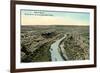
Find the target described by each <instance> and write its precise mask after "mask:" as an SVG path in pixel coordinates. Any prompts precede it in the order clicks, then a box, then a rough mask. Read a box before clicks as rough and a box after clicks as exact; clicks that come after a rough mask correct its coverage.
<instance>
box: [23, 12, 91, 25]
mask: <svg viewBox="0 0 100 73" xmlns="http://www.w3.org/2000/svg"><path fill="white" fill-rule="evenodd" d="M89 19H90V14H89V13H79V12H77V13H76V12H75V13H74V12H65V11H64V12H61V11H58V12H57V11H45V10H41V11H40V10H21V25H79V26H80V25H89Z"/></svg>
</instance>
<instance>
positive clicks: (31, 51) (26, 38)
mask: <svg viewBox="0 0 100 73" xmlns="http://www.w3.org/2000/svg"><path fill="white" fill-rule="evenodd" d="M64 34H67V37H66V38H65V39H64V41H63V42H64V49H65V51H66V55H67V56H68V59H69V60H86V59H89V26H66V25H49V26H46V25H38V26H37V25H34V26H21V62H45V61H51V55H50V51H49V49H50V46H51V44H52V43H53V42H55V41H56V40H57V39H60V38H61V37H63V35H64Z"/></svg>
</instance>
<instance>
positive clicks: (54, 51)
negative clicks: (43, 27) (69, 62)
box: [50, 34, 66, 61]
mask: <svg viewBox="0 0 100 73" xmlns="http://www.w3.org/2000/svg"><path fill="white" fill-rule="evenodd" d="M65 38H66V34H65V35H64V37H62V38H61V39H59V40H56V42H54V43H53V44H51V47H50V53H51V60H52V61H64V59H63V57H62V56H61V53H60V51H59V49H60V48H59V46H60V42H61V41H62V40H64V39H65ZM61 49H63V48H61ZM62 53H63V51H62Z"/></svg>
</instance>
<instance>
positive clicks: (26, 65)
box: [16, 5, 94, 69]
mask: <svg viewBox="0 0 100 73" xmlns="http://www.w3.org/2000/svg"><path fill="white" fill-rule="evenodd" d="M20 9H30V10H52V11H71V12H89V13H90V21H91V22H90V38H91V39H90V60H84V61H63V62H61V61H59V62H39V63H36V62H34V63H20V54H19V53H21V51H20ZM87 64H88V65H89V64H94V11H93V9H85V8H70V7H50V6H35V5H16V68H17V69H23V68H39V67H55V66H74V65H87Z"/></svg>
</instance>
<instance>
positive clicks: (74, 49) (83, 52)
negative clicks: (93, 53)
mask: <svg viewBox="0 0 100 73" xmlns="http://www.w3.org/2000/svg"><path fill="white" fill-rule="evenodd" d="M64 41H65V42H64V48H65V50H66V55H67V56H68V59H69V60H86V59H89V45H88V44H87V43H85V42H83V38H82V36H80V34H78V33H77V34H74V33H73V34H70V35H69V36H67V38H66V39H65V40H64ZM84 41H86V40H84ZM87 41H88V40H87Z"/></svg>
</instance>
